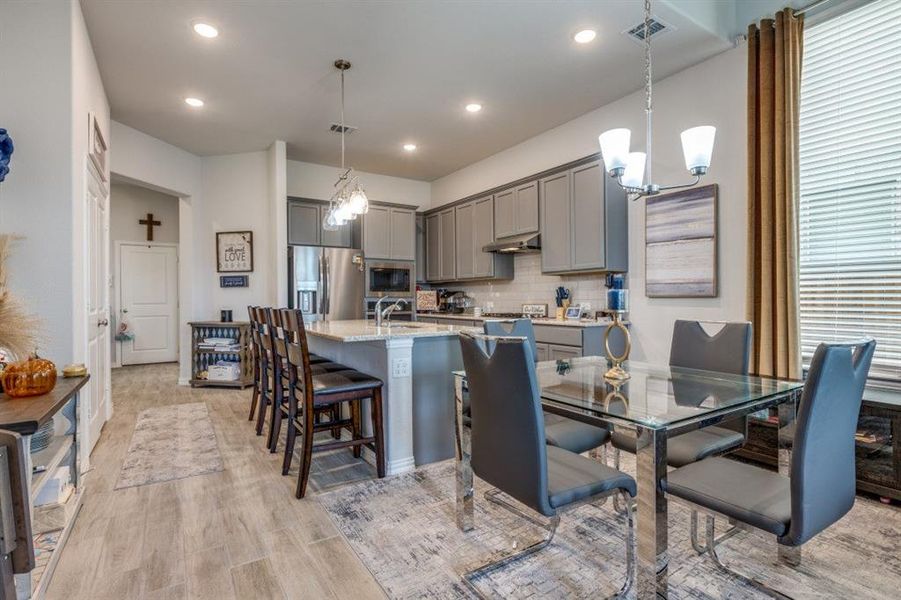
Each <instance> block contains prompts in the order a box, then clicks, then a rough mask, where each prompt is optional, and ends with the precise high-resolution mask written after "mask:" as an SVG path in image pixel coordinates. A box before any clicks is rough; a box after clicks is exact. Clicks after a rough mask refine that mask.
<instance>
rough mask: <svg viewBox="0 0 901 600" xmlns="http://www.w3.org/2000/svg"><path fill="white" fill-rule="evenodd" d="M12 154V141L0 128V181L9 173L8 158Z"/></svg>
mask: <svg viewBox="0 0 901 600" xmlns="http://www.w3.org/2000/svg"><path fill="white" fill-rule="evenodd" d="M12 154H13V139H12V138H11V137H9V134H8V133H6V130H5V129H3V128H2V127H0V181H3V180H4V179H6V174H7V173H9V157H10V156H12Z"/></svg>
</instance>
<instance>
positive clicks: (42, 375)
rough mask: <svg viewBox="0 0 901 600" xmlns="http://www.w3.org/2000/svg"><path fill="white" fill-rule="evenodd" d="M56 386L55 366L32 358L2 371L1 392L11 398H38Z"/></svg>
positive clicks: (46, 361) (43, 360)
mask: <svg viewBox="0 0 901 600" xmlns="http://www.w3.org/2000/svg"><path fill="white" fill-rule="evenodd" d="M55 385H56V365H55V364H53V363H52V362H51V361H49V360H46V359H43V358H38V357H37V356H33V357H31V358H29V359H28V360H23V361H19V362H15V363H13V364H11V365H9V366H7V367H6V369H5V370H4V371H3V391H4V392H6V395H8V396H10V397H11V398H22V397H24V396H40V395H41V394H46V393H47V392H49V391H50V390H52V389H53V388H54V386H55Z"/></svg>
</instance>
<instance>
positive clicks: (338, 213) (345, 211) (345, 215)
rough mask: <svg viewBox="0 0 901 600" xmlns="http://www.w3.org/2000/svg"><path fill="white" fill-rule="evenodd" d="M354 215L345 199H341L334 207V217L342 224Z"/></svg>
mask: <svg viewBox="0 0 901 600" xmlns="http://www.w3.org/2000/svg"><path fill="white" fill-rule="evenodd" d="M355 216H356V215H354V214H353V211H351V210H350V206H349V204H348V202H347V201H342V202H340V203H339V204H338V207H337V208H336V209H335V219H337V220H338V221H339V222H341V223H342V224H343V223H344V221H350V220H351V219H353V218H354V217H355Z"/></svg>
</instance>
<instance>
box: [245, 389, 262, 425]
mask: <svg viewBox="0 0 901 600" xmlns="http://www.w3.org/2000/svg"><path fill="white" fill-rule="evenodd" d="M259 401H260V386H259V383H257V382H256V381H255V382H254V384H253V397H252V398H251V399H250V416H249V417H247V420H248V421H253V415H254V413H255V412H256V411H257V402H259Z"/></svg>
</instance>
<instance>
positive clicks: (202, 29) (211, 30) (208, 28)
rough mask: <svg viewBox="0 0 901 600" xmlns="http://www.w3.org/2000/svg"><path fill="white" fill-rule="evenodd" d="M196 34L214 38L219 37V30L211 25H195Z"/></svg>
mask: <svg viewBox="0 0 901 600" xmlns="http://www.w3.org/2000/svg"><path fill="white" fill-rule="evenodd" d="M194 33H196V34H197V35H199V36H202V37H205V38H214V37H216V36H217V35H219V30H218V29H216V28H215V27H213V26H212V25H210V24H209V23H194Z"/></svg>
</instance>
